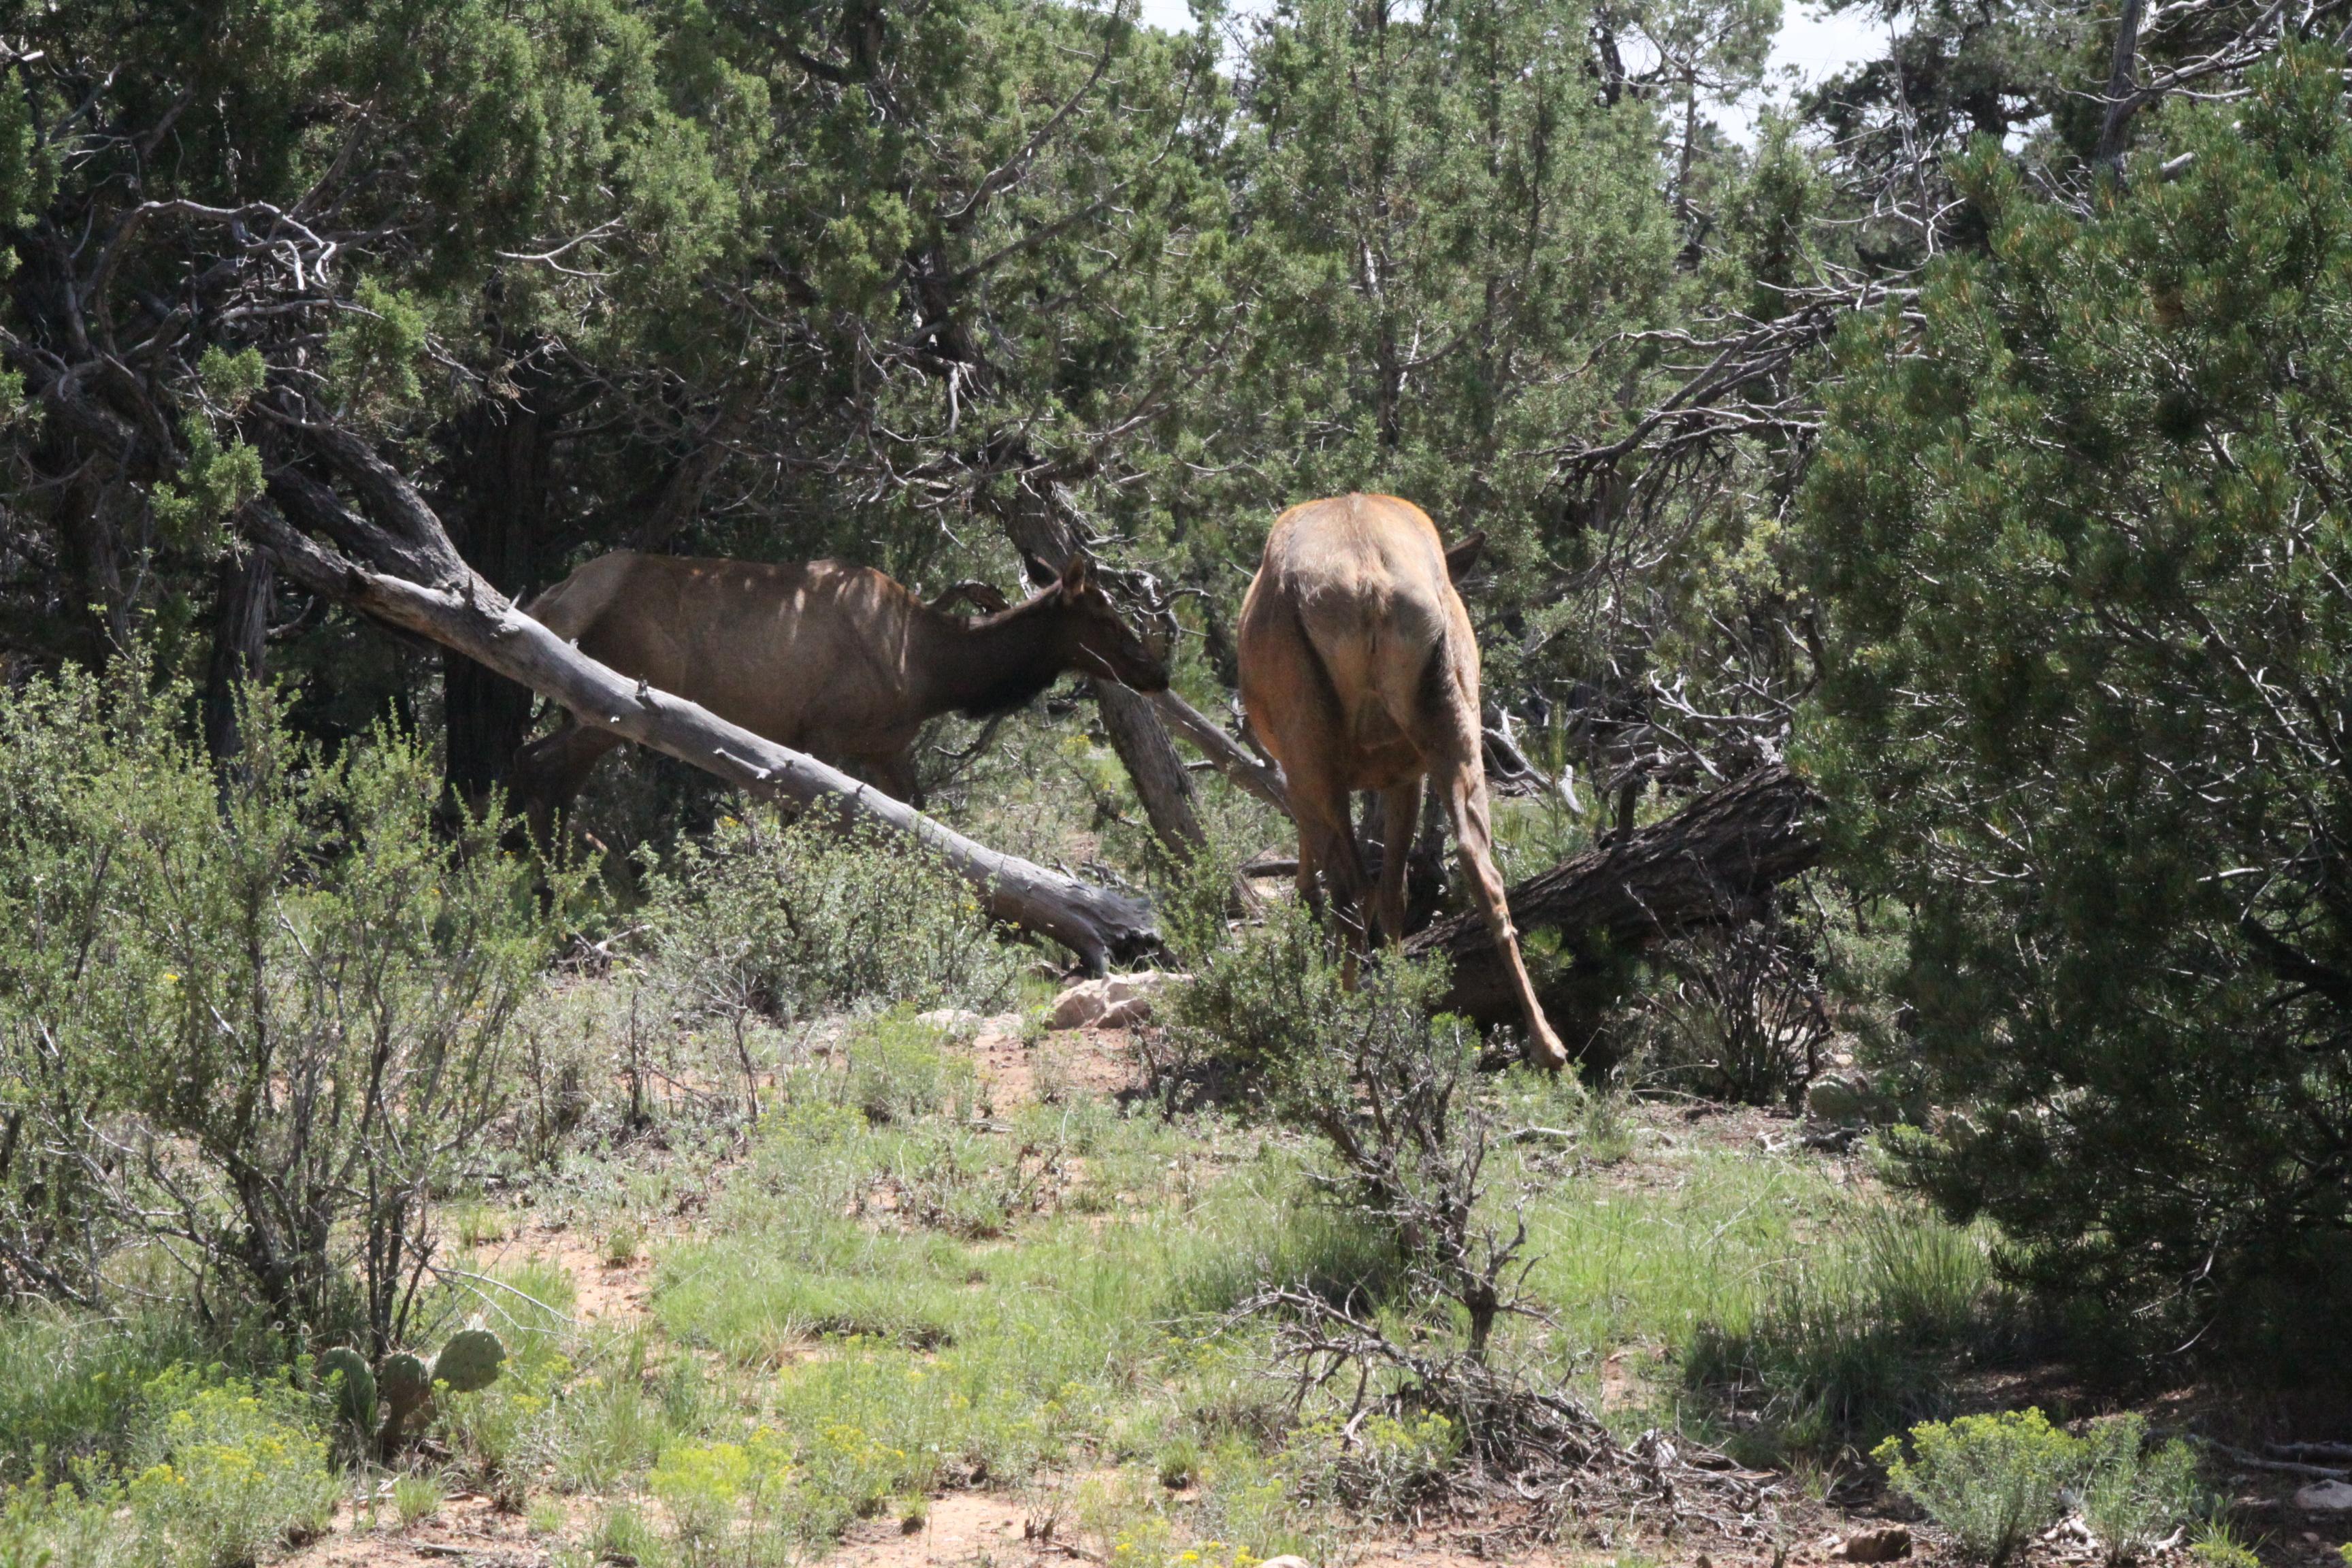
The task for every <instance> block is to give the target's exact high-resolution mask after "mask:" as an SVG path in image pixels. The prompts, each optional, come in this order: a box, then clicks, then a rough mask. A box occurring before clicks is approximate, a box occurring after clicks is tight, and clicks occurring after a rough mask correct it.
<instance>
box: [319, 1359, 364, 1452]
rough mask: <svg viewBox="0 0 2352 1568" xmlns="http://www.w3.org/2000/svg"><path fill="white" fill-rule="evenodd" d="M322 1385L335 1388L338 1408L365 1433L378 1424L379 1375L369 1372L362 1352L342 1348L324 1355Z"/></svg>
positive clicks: (321, 1369) (321, 1362) (320, 1363)
mask: <svg viewBox="0 0 2352 1568" xmlns="http://www.w3.org/2000/svg"><path fill="white" fill-rule="evenodd" d="M337 1379H341V1382H340V1383H337V1382H336V1380H337ZM319 1382H320V1385H321V1386H328V1385H332V1386H333V1387H334V1388H335V1406H336V1408H337V1409H339V1410H341V1412H342V1415H343V1419H344V1420H346V1421H348V1422H350V1423H351V1424H352V1426H356V1427H358V1428H359V1429H360V1430H361V1431H362V1432H363V1433H364V1432H365V1431H366V1430H367V1429H368V1427H369V1426H372V1425H373V1423H374V1421H375V1373H372V1372H370V1371H369V1370H368V1363H367V1359H366V1358H365V1357H363V1356H362V1355H361V1354H360V1352H357V1351H355V1350H352V1349H350V1348H348V1347H346V1346H342V1345H338V1346H336V1347H335V1348H334V1349H333V1350H331V1351H329V1352H327V1353H326V1354H324V1355H322V1356H320V1358H319Z"/></svg>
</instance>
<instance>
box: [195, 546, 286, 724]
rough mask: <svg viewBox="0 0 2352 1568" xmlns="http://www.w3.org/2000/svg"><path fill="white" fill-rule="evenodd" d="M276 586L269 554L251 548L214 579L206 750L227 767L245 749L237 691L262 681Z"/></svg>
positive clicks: (229, 558)
mask: <svg viewBox="0 0 2352 1568" xmlns="http://www.w3.org/2000/svg"><path fill="white" fill-rule="evenodd" d="M276 585H277V574H275V573H273V572H272V571H271V570H270V566H269V552H268V551H266V550H259V549H255V548H252V547H250V546H248V547H246V548H245V549H244V551H243V552H242V553H236V552H231V553H230V554H227V555H224V556H222V557H221V561H220V565H219V566H218V567H217V568H216V569H215V573H214V575H213V605H214V610H213V651H212V657H211V658H210V659H209V660H208V661H207V662H206V664H205V751H207V752H210V753H211V754H212V758H213V760H214V761H215V762H222V761H226V759H228V758H230V757H233V756H235V755H236V754H237V752H240V751H242V750H243V749H244V745H243V742H242V740H241V739H240V737H239V736H238V734H237V729H236V703H237V691H238V689H239V688H240V687H243V686H245V685H246V684H247V683H248V682H252V681H257V680H260V679H263V677H264V675H265V674H266V673H267V666H266V663H265V658H266V655H267V653H268V647H269V597H270V595H271V593H272V591H273V590H274V589H275V587H276Z"/></svg>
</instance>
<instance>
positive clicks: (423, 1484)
mask: <svg viewBox="0 0 2352 1568" xmlns="http://www.w3.org/2000/svg"><path fill="white" fill-rule="evenodd" d="M443 1495H444V1494H443V1492H442V1489H441V1478H440V1477H438V1476H436V1475H431V1474H428V1473H426V1472H425V1471H423V1470H407V1471H404V1472H403V1473H402V1474H400V1475H398V1476H396V1477H394V1479H393V1483H392V1511H393V1513H394V1515H395V1516H396V1517H397V1518H398V1519H399V1521H400V1523H401V1527H402V1528H403V1529H405V1528H407V1527H408V1526H410V1525H413V1524H419V1523H422V1522H423V1521H425V1520H428V1519H431V1518H432V1517H433V1516H434V1515H435V1514H436V1513H439V1512H440V1511H441V1500H442V1497H443Z"/></svg>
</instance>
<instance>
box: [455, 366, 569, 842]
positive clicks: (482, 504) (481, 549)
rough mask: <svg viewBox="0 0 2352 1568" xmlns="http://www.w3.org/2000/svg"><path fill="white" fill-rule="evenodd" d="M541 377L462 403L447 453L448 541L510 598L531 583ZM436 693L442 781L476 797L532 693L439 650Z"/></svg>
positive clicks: (523, 733)
mask: <svg viewBox="0 0 2352 1568" xmlns="http://www.w3.org/2000/svg"><path fill="white" fill-rule="evenodd" d="M526 363H529V362H528V360H527V359H526ZM543 379H544V378H543V377H541V376H536V375H534V376H531V377H530V378H528V380H527V381H526V383H525V384H524V386H523V393H522V396H521V397H520V398H517V399H507V398H485V399H483V400H482V402H480V403H479V404H478V405H475V406H474V407H472V408H470V409H468V410H467V411H466V412H465V413H464V414H463V415H462V416H459V418H458V419H457V429H456V431H455V436H456V440H455V442H454V447H455V450H454V451H453V452H452V453H451V459H452V460H451V463H450V476H451V480H452V483H451V486H450V489H451V491H452V492H453V493H452V495H451V498H450V499H451V500H452V501H453V502H455V504H454V505H453V506H452V507H451V509H450V510H452V511H453V512H454V513H455V514H456V516H455V517H454V518H453V519H452V520H451V521H454V522H455V523H456V525H457V526H456V529H455V530H454V531H453V537H452V540H451V542H452V543H454V544H456V545H457V548H458V550H459V551H460V552H462V553H463V554H464V555H465V557H466V561H467V563H468V564H469V565H471V566H472V567H473V568H474V570H475V571H476V572H478V573H479V574H481V575H482V576H483V577H484V578H486V579H487V580H488V582H489V584H490V585H491V586H492V587H494V588H496V589H497V590H498V591H499V593H500V594H503V595H509V596H512V595H517V594H520V593H521V592H522V591H523V590H524V589H525V588H527V587H529V586H530V583H531V579H532V574H533V573H534V572H535V571H536V569H537V557H538V553H539V541H540V538H541V534H542V532H543V531H544V530H545V528H546V525H547V514H548V489H549V485H550V482H551V479H552V475H553V468H554V464H553V450H552V447H551V439H550V437H551V435H552V432H551V430H550V429H549V428H548V424H549V421H548V420H547V419H546V417H545V416H544V415H543V414H542V412H541V409H540V407H539V406H538V404H537V401H536V399H537V396H538V395H539V394H540V392H541V391H542V390H543V388H542V386H541V382H542V381H543ZM441 696H442V710H443V721H444V725H445V733H446V739H447V748H448V751H447V757H446V763H445V773H446V776H447V778H448V781H449V787H450V788H451V789H452V790H453V791H455V792H456V793H457V797H458V798H459V799H461V800H466V801H473V802H478V801H480V800H481V799H482V798H483V797H484V796H485V795H488V793H489V791H490V789H491V788H492V786H494V785H496V784H501V783H503V782H505V779H506V776H507V770H508V768H509V766H510V765H511V764H512V763H513V761H514V756H515V752H517V750H519V749H520V747H521V745H522V743H523V742H524V740H525V739H526V738H528V736H529V734H530V710H531V692H530V689H529V688H527V687H522V686H518V685H516V684H515V683H514V682H513V681H511V680H509V679H506V678H505V677H504V676H500V675H496V674H493V673H492V672H491V671H490V670H489V669H488V668H485V667H484V666H482V665H480V664H478V663H476V662H475V661H474V660H472V659H470V658H464V657H463V656H453V655H449V654H444V655H443V658H442V666H441Z"/></svg>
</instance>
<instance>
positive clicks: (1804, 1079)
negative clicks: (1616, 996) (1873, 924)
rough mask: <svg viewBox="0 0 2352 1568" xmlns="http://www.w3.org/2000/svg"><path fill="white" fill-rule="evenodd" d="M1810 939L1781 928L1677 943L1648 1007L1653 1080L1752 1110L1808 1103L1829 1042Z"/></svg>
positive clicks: (1746, 929) (1771, 926)
mask: <svg viewBox="0 0 2352 1568" xmlns="http://www.w3.org/2000/svg"><path fill="white" fill-rule="evenodd" d="M1806 940H1807V933H1803V932H1801V931H1797V930H1796V929H1795V928H1793V927H1791V926H1787V925H1783V924H1780V923H1779V922H1775V923H1772V924H1769V925H1762V926H1758V925H1743V926H1740V927H1738V928H1737V929H1736V930H1733V931H1723V932H1717V933H1714V934H1711V935H1703V936H1695V937H1690V938H1687V939H1685V940H1684V941H1682V942H1677V943H1675V944H1674V945H1673V947H1672V948H1671V949H1670V950H1669V952H1668V953H1667V954H1666V957H1665V961H1664V984H1663V985H1662V986H1661V987H1659V989H1658V990H1657V992H1656V994H1654V996H1653V997H1652V998H1651V1000H1650V1004H1649V1007H1648V1012H1649V1015H1650V1019H1651V1023H1652V1027H1651V1028H1650V1029H1649V1030H1647V1031H1646V1033H1647V1034H1648V1036H1649V1041H1648V1051H1647V1055H1648V1058H1649V1061H1648V1063H1647V1065H1648V1067H1649V1068H1650V1070H1651V1073H1652V1074H1653V1076H1654V1077H1655V1078H1657V1079H1663V1080H1664V1081H1665V1082H1667V1083H1670V1084H1672V1085H1674V1086H1675V1087H1676V1088H1680V1089H1688V1090H1690V1091H1692V1092H1694V1093H1697V1094H1702V1095H1706V1096H1708V1097H1710V1098H1713V1099H1717V1100H1736V1101H1739V1102H1741V1103H1744V1104H1749V1105H1775V1104H1793V1103H1795V1102H1796V1101H1797V1100H1799V1099H1800V1098H1801V1097H1802V1096H1803V1094H1804V1092H1805V1086H1806V1085H1807V1084H1808V1083H1810V1082H1811V1081H1812V1078H1813V1073H1814V1071H1815V1069H1816V1068H1818V1067H1819V1066H1820V1060H1821V1049H1822V1044H1823V1042H1824V1041H1826V1040H1827V1038H1828V1037H1829V1013H1828V1009H1827V1006H1826V1005H1825V1003H1824V1002H1823V999H1822V987H1821V982H1820V979H1819V977H1818V976H1817V975H1816V974H1815V973H1814V964H1813V962H1812V958H1811V953H1810V952H1808V951H1807V948H1806Z"/></svg>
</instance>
